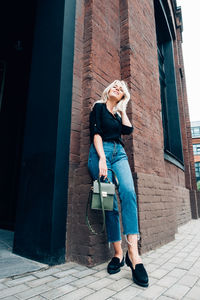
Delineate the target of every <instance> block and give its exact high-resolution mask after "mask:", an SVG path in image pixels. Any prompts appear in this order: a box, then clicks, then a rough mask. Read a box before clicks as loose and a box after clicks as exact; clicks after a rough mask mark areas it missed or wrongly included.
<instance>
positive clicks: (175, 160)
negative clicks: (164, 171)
mask: <svg viewBox="0 0 200 300" xmlns="http://www.w3.org/2000/svg"><path fill="white" fill-rule="evenodd" d="M164 159H165V160H168V161H169V162H171V163H172V164H174V165H175V166H177V167H178V168H180V169H181V170H183V171H185V168H184V165H183V163H181V162H180V161H178V160H177V159H176V158H175V157H173V156H172V155H170V154H169V153H167V152H164Z"/></svg>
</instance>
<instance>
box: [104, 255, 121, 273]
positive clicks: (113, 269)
mask: <svg viewBox="0 0 200 300" xmlns="http://www.w3.org/2000/svg"><path fill="white" fill-rule="evenodd" d="M123 266H124V257H123V258H122V261H121V262H120V259H119V258H118V257H113V258H112V259H111V261H110V262H109V264H108V266H107V271H108V273H109V274H115V273H118V272H119V271H120V270H121V269H120V268H121V267H123Z"/></svg>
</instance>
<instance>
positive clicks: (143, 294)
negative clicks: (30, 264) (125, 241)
mask: <svg viewBox="0 0 200 300" xmlns="http://www.w3.org/2000/svg"><path fill="white" fill-rule="evenodd" d="M142 258H143V262H144V264H145V266H146V268H147V270H148V273H149V277H150V286H149V287H148V288H146V289H145V288H140V287H138V286H137V285H135V284H134V283H133V282H132V279H131V271H130V269H129V268H128V267H123V268H122V270H121V272H119V273H118V274H115V275H109V274H108V273H107V272H106V266H107V263H105V264H102V265H99V266H96V267H93V268H87V267H84V266H81V265H78V264H75V263H66V264H63V265H58V266H54V267H48V266H47V267H46V268H43V269H41V270H39V271H34V272H30V273H26V274H23V275H18V276H13V277H7V278H2V279H0V299H4V300H11V299H12V300H14V299H34V300H39V299H70V300H73V299H85V300H86V299H87V300H89V299H92V300H93V299H95V300H98V299H110V300H111V299H113V300H114V299H123V300H124V299H125V300H128V299H136V300H139V299H140V300H144V299H160V300H169V299H188V300H189V299H196V300H200V219H199V220H192V221H190V222H189V223H188V224H186V225H184V226H181V227H180V228H179V232H178V234H176V239H175V240H174V241H173V242H171V243H169V244H167V245H165V246H163V247H160V248H159V249H157V250H155V251H151V252H148V253H146V254H145V255H143V256H142Z"/></svg>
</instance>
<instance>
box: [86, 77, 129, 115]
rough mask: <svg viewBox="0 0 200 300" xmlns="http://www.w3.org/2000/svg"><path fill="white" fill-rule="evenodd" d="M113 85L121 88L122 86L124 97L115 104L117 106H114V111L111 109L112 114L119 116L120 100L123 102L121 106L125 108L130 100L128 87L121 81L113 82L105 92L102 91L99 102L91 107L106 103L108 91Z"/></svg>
mask: <svg viewBox="0 0 200 300" xmlns="http://www.w3.org/2000/svg"><path fill="white" fill-rule="evenodd" d="M115 85H121V86H122V89H123V92H124V95H123V97H122V99H121V100H120V101H119V102H118V103H117V105H116V106H115V107H114V109H113V112H114V113H116V112H117V113H118V114H119V115H120V113H119V111H120V106H121V105H122V100H123V105H125V106H127V104H128V101H129V100H130V93H129V91H128V87H127V85H126V83H125V81H123V80H115V81H113V82H112V83H111V84H110V85H109V86H107V88H105V90H104V91H103V93H102V95H101V99H100V100H97V101H96V102H95V103H94V104H93V106H94V105H95V104H96V103H106V102H107V100H108V97H109V96H108V94H109V91H110V89H111V88H112V87H113V86H115ZM93 106H92V107H93Z"/></svg>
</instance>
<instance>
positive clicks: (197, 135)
mask: <svg viewBox="0 0 200 300" xmlns="http://www.w3.org/2000/svg"><path fill="white" fill-rule="evenodd" d="M191 131H192V144H193V152H194V163H195V175H196V180H197V182H198V181H199V180H200V121H197V122H191Z"/></svg>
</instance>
